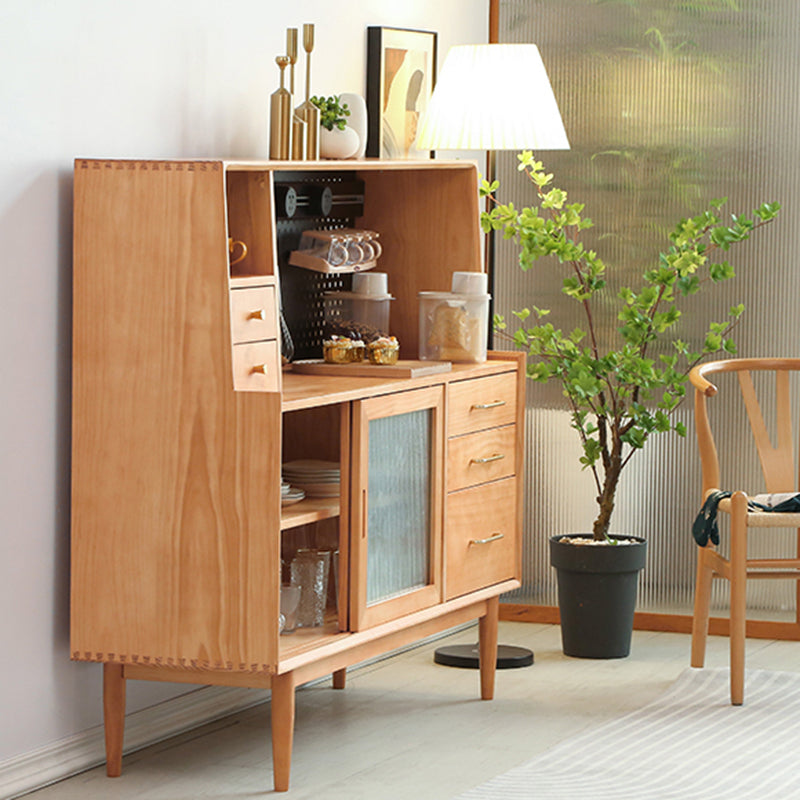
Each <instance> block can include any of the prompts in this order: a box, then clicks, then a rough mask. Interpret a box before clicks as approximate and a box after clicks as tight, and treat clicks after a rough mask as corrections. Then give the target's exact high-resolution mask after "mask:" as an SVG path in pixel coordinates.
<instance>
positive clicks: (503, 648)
mask: <svg viewBox="0 0 800 800" xmlns="http://www.w3.org/2000/svg"><path fill="white" fill-rule="evenodd" d="M433 660H434V662H435V663H436V664H442V665H443V666H445V667H460V668H462V669H478V665H479V661H480V659H479V656H478V645H477V644H453V645H449V646H448V647H439V648H438V649H437V650H436V651H435V652H434V654H433ZM531 664H533V653H532V652H531V651H530V650H528V649H527V648H525V647H513V646H512V645H508V644H501V645H498V646H497V669H516V668H517V667H529V666H530V665H531Z"/></svg>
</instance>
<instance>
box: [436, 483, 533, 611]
mask: <svg viewBox="0 0 800 800" xmlns="http://www.w3.org/2000/svg"><path fill="white" fill-rule="evenodd" d="M516 486H517V481H516V478H505V479H503V480H501V481H495V482H493V483H485V484H483V485H481V486H476V487H474V488H472V489H463V490H462V491H460V492H453V493H452V494H449V495H448V496H447V523H446V525H445V553H446V555H445V563H446V568H447V572H446V578H445V587H446V595H447V599H448V600H450V599H452V598H453V597H458V596H460V595H462V594H466V593H467V592H472V591H475V590H477V589H481V588H483V587H485V586H491V585H492V584H495V583H499V582H500V581H504V580H507V579H509V578H516V577H518V576H517V572H516V564H517V502H516ZM489 509H490V510H491V511H488V510H489Z"/></svg>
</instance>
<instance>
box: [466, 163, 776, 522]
mask: <svg viewBox="0 0 800 800" xmlns="http://www.w3.org/2000/svg"><path fill="white" fill-rule="evenodd" d="M518 158H519V169H520V171H523V172H524V173H525V174H526V176H527V177H528V179H529V180H530V181H531V183H532V184H533V186H534V187H535V189H536V194H537V198H538V203H537V204H534V205H531V206H528V207H525V208H522V209H519V210H518V209H517V208H515V206H514V204H513V203H500V202H498V201H497V198H496V196H495V193H496V192H497V189H498V188H499V183H498V182H497V181H494V182H493V183H491V184H490V183H488V182H487V181H485V180H484V181H482V184H481V194H482V196H484V197H488V198H489V199H490V201H491V203H492V205H491V208H490V210H488V211H486V212H484V213H483V214H482V215H481V226H482V228H483V230H484V231H485V232H489V231H496V232H502V235H503V237H504V238H505V239H513V240H514V241H515V242H516V243H517V244H518V245H519V248H520V251H519V264H520V267H521V268H522V269H523V270H526V271H527V270H530V269H531V268H532V267H533V265H534V263H535V262H536V261H538V260H539V259H540V258H542V257H544V256H555V258H556V259H557V260H558V262H559V263H561V264H563V265H564V266H565V267H566V268H567V275H566V277H564V278H563V281H562V289H561V290H562V292H563V293H564V294H565V295H566V296H567V297H570V298H572V299H573V300H575V301H576V302H578V303H579V304H580V305H581V307H582V309H583V312H584V319H585V323H586V324H585V328H576V329H574V330H573V331H571V332H569V333H563V332H562V331H561V330H560V329H559V328H557V327H556V326H555V325H554V324H552V323H551V322H550V321H549V320H548V319H547V316H548V315H549V313H550V312H549V311H548V310H546V309H539V308H534V309H533V311H531V310H530V309H527V308H525V309H521V310H518V311H514V312H513V314H514V316H515V317H516V318H517V320H518V321H519V323H520V325H519V327H518V328H517V329H516V330H515V331H514V332H513V333H509V332H508V330H507V324H506V322H505V320H504V318H503V317H501V316H496V317H495V321H494V323H495V330H497V331H498V332H499V333H500V335H501V336H505V337H506V338H508V339H509V340H510V341H512V342H513V343H514V345H515V346H516V347H518V348H520V349H522V350H525V351H526V352H527V353H528V355H529V356H530V357H531V359H530V362H529V364H528V368H527V374H528V377H530V378H531V379H532V380H535V381H540V382H546V381H549V380H557V381H559V382H560V384H561V386H562V389H563V393H564V395H565V397H566V398H567V400H568V402H569V405H570V410H571V422H572V426H573V428H575V430H576V431H577V432H578V435H579V437H580V441H581V446H582V455H581V457H580V462H581V465H582V467H583V468H584V469H589V470H591V472H592V474H593V476H594V481H595V486H596V487H597V491H598V496H597V501H598V504H599V507H600V510H599V514H598V518H597V520H596V521H595V530H594V534H595V538H604V537H607V532H608V525H609V522H610V517H611V512H612V511H613V507H614V498H615V494H616V489H617V486H618V481H619V477H620V472H621V471H622V469H623V468H624V467H625V466H626V465H627V463H628V462H629V460H630V458H631V456H632V455H633V454H634V453H635V452H637V451H638V450H641V449H642V448H643V447H644V445H645V444H646V442H647V441H648V439H649V437H650V436H651V435H653V434H656V433H666V432H668V431H675V432H676V433H678V434H679V435H681V436H683V435H685V434H686V431H685V428H684V426H683V424H682V423H680V422H674V421H673V418H672V415H673V412H674V411H675V409H676V408H677V407H678V406H679V405H680V403H681V402H682V400H683V399H684V397H685V395H686V387H685V384H686V380H687V376H688V372H689V370H690V369H691V368H692V367H693V366H694V365H695V364H696V363H697V362H698V361H699V360H701V359H702V358H703V357H704V356H707V355H710V354H713V353H718V352H725V353H730V354H735V353H736V344H735V342H734V340H733V338H732V336H731V332H732V331H733V329H734V328H735V327H736V325H738V323H739V320H740V318H741V316H742V313H743V312H744V306H743V305H735V306H733V307H731V309H730V311H729V314H728V318H727V319H726V320H724V321H722V322H711V323H710V324H709V326H708V330H707V332H706V334H705V337H704V342H703V346H702V348H701V350H699V351H693V350H692V349H691V348H690V347H689V345H688V344H686V343H685V342H683V341H682V340H681V339H679V338H672V334H671V331H672V329H673V328H674V326H675V325H676V324H677V323H678V321H679V320H680V318H681V311H680V309H679V302H680V301H681V299H682V298H685V297H688V296H690V295H693V294H696V293H697V292H698V291H700V290H701V289H702V288H703V287H704V286H706V285H709V286H710V285H713V284H718V283H721V282H722V281H726V280H729V279H731V278H732V277H734V274H735V273H734V269H733V267H732V266H731V264H730V263H729V262H728V261H727V260H726V259H719V258H716V257H715V256H716V254H717V252H719V253H721V254H724V253H726V252H727V251H728V250H729V249H730V248H731V247H733V246H734V245H735V244H738V243H740V242H743V241H745V240H747V239H748V238H749V237H750V236H751V235H752V234H753V232H755V231H756V230H757V229H759V228H761V227H763V226H764V225H766V224H768V223H769V222H771V221H772V220H773V219H774V218H775V217H776V216H777V214H778V211H779V209H780V204H779V203H764V204H762V205H761V206H759V207H758V208H757V209H755V210H754V211H753V212H752V214H751V215H750V217H737V216H733V217H732V218H731V221H730V222H729V223H727V224H726V223H723V222H722V220H721V217H720V209H721V208H722V206H723V205H724V203H725V202H726V201H725V199H720V200H714V201H712V202H711V203H710V204H709V208H708V209H707V210H705V211H703V212H702V213H701V214H699V215H697V216H694V217H690V218H688V219H682V220H680V221H679V222H678V224H677V225H676V226H675V229H674V230H673V231H672V233H671V234H670V237H669V238H670V242H671V244H670V246H669V247H668V249H667V250H666V251H665V252H662V253H660V254H659V256H658V259H657V262H656V264H655V265H654V266H653V267H652V268H651V269H649V270H647V271H646V272H645V273H644V275H643V276H642V282H641V285H640V286H639V287H637V288H632V287H627V286H626V287H623V288H622V289H620V290H619V292H618V295H617V298H618V300H619V305H618V306H617V311H616V320H617V323H618V326H617V331H618V333H619V336H620V338H619V340H618V342H617V345H616V346H615V347H613V348H610V349H603V348H601V346H600V342H599V338H598V334H597V326H596V320H595V307H594V302H593V301H594V300H595V295H596V294H597V293H598V292H600V291H602V290H603V289H604V288H605V286H606V272H607V270H606V265H605V264H604V263H603V261H602V260H601V259H600V258H599V257H598V255H597V253H595V252H594V251H593V250H588V249H586V248H585V247H584V245H583V244H582V243H581V241H580V236H581V232H582V231H584V230H586V229H587V228H590V227H592V221H591V219H589V218H588V217H584V216H583V209H584V206H583V205H582V204H580V203H569V202H568V198H567V193H566V192H565V191H564V190H562V189H558V188H555V187H553V186H552V185H551V184H552V178H553V176H552V175H551V174H548V173H547V172H545V171H544V169H543V167H542V163H541V162H539V161H536V160H535V159H534V157H533V154H532V153H531V152H530V151H526V152H523V153H521V154H520V155H519V156H518ZM661 340H664V342H665V344H666V343H669V344H670V346H669V347H668V348H666V349H667V351H668V354H666V355H664V354H662V355H660V356H659V357H658V358H657V359H655V358H652V357H651V356H650V353H649V351H650V350H651V349H652V348H653V346H654V345H655V343H657V342H660V341H661Z"/></svg>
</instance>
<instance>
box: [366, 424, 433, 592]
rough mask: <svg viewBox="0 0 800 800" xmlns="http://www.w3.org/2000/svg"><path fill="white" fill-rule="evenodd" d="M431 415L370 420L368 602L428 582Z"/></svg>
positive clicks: (425, 584)
mask: <svg viewBox="0 0 800 800" xmlns="http://www.w3.org/2000/svg"><path fill="white" fill-rule="evenodd" d="M431 414H432V412H431V411H430V410H429V409H424V410H422V411H412V412H410V413H407V414H399V415H397V416H392V417H382V418H380V419H373V420H371V421H370V423H369V476H368V479H369V489H368V497H367V503H368V514H367V605H371V604H373V603H378V602H380V601H382V600H387V599H389V598H390V597H395V596H397V595H400V594H404V593H405V592H408V591H411V590H412V589H416V588H419V587H422V586H427V585H428V583H429V575H430V562H429V552H430V543H429V532H430V482H431Z"/></svg>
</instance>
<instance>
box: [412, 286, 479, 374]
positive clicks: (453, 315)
mask: <svg viewBox="0 0 800 800" xmlns="http://www.w3.org/2000/svg"><path fill="white" fill-rule="evenodd" d="M489 299H490V295H488V294H456V293H454V292H420V293H419V357H420V358H421V359H423V360H427V361H431V360H432V361H455V362H464V363H481V362H483V361H486V346H487V341H488V332H489V331H488V324H489Z"/></svg>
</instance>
